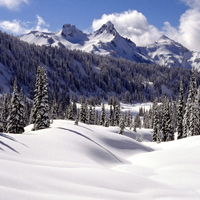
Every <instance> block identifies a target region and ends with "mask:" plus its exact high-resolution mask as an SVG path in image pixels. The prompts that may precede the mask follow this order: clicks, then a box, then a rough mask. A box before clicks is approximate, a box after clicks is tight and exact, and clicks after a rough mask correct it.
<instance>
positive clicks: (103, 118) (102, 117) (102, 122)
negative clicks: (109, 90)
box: [101, 99, 106, 125]
mask: <svg viewBox="0 0 200 200" xmlns="http://www.w3.org/2000/svg"><path fill="white" fill-rule="evenodd" d="M105 116H106V112H105V102H104V99H103V102H102V106H101V125H104V123H105Z"/></svg>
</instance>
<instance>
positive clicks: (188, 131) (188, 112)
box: [182, 67, 197, 138]
mask: <svg viewBox="0 0 200 200" xmlns="http://www.w3.org/2000/svg"><path fill="white" fill-rule="evenodd" d="M196 94H197V86H196V78H195V70H194V67H193V69H192V76H191V79H190V87H189V94H188V98H187V103H186V107H185V114H184V117H183V136H182V137H183V138H184V137H187V136H192V135H194V134H195V133H194V120H195V116H194V110H195V109H194V106H195V96H196Z"/></svg>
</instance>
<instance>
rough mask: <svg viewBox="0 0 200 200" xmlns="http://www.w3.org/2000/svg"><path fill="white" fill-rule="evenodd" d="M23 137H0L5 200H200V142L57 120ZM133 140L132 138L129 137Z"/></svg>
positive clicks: (0, 193) (1, 190)
mask: <svg viewBox="0 0 200 200" xmlns="http://www.w3.org/2000/svg"><path fill="white" fill-rule="evenodd" d="M31 127H32V126H31V125H30V126H28V127H26V132H25V133H24V134H22V135H17V134H5V133H0V169H1V170H0V197H1V198H0V199H5V200H13V199H15V200H52V199H56V200H57V199H58V200H66V199H70V200H73V199H77V200H81V199H83V200H86V199H87V200H88V199H95V200H97V199H113V200H118V199H119V200H122V199H126V200H129V199H130V200H133V199H134V200H135V199H136V200H137V199H141V200H144V199H148V200H150V199H169V200H172V199H200V189H199V184H200V167H199V166H200V159H199V155H200V137H199V136H196V137H190V138H186V139H182V140H179V141H173V142H165V143H160V144H157V143H152V142H142V143H141V142H137V141H135V140H134V139H133V138H135V137H136V135H137V134H140V135H142V136H143V138H144V139H145V140H149V137H150V136H151V132H152V130H145V129H141V130H138V133H134V132H132V131H130V130H128V129H126V130H125V135H119V134H118V131H119V128H117V127H109V128H106V127H101V126H94V125H86V124H82V123H79V125H78V126H76V125H74V122H73V121H67V120H55V121H54V123H53V124H51V128H48V129H44V130H39V131H34V132H33V131H31ZM126 135H127V136H128V137H127V136H126Z"/></svg>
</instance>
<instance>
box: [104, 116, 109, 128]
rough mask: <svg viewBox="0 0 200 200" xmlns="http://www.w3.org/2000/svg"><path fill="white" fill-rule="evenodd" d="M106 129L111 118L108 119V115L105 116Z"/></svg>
mask: <svg viewBox="0 0 200 200" xmlns="http://www.w3.org/2000/svg"><path fill="white" fill-rule="evenodd" d="M104 126H105V127H109V118H108V113H106V115H105V122H104Z"/></svg>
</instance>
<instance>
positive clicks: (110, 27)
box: [95, 21, 117, 36]
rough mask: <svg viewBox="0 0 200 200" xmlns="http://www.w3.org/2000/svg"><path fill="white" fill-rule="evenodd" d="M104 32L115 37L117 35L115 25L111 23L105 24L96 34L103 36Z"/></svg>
mask: <svg viewBox="0 0 200 200" xmlns="http://www.w3.org/2000/svg"><path fill="white" fill-rule="evenodd" d="M103 32H106V33H110V34H112V35H114V36H115V35H116V34H117V31H116V29H115V27H114V24H113V23H112V22H111V21H108V22H107V23H106V24H103V25H102V26H101V28H100V29H99V30H97V31H96V32H95V34H96V35H98V34H102V33H103Z"/></svg>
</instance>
